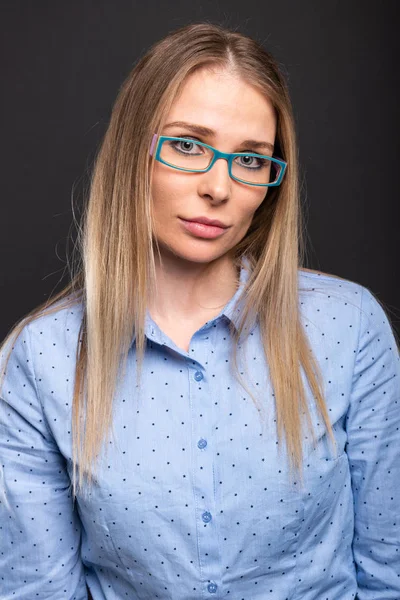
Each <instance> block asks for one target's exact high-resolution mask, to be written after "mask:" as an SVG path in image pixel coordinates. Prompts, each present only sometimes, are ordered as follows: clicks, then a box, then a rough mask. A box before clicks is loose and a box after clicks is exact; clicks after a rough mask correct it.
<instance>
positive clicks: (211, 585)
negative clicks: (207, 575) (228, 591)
mask: <svg viewBox="0 0 400 600" xmlns="http://www.w3.org/2000/svg"><path fill="white" fill-rule="evenodd" d="M207 589H208V591H209V592H210V594H215V592H216V591H217V589H218V586H217V584H216V583H209V584H208V586H207Z"/></svg>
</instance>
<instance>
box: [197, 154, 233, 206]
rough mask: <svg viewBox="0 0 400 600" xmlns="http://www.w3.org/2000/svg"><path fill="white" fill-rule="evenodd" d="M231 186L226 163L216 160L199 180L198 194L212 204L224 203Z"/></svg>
mask: <svg viewBox="0 0 400 600" xmlns="http://www.w3.org/2000/svg"><path fill="white" fill-rule="evenodd" d="M231 186H232V179H231V177H230V175H229V167H228V161H227V160H226V159H225V158H218V159H217V160H216V161H215V163H214V164H213V166H212V167H211V169H210V170H209V171H207V172H206V173H203V174H202V176H201V178H200V179H199V194H200V196H203V197H208V198H209V199H211V200H213V201H214V202H226V201H227V200H228V199H229V198H230V195H231Z"/></svg>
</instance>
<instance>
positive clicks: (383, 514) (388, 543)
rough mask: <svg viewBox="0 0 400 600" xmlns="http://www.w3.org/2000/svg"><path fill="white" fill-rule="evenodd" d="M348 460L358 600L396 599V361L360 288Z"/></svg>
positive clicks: (399, 577)
mask: <svg viewBox="0 0 400 600" xmlns="http://www.w3.org/2000/svg"><path fill="white" fill-rule="evenodd" d="M361 293H362V298H361V317H360V332H359V343H358V349H357V354H356V357H355V368H354V378H353V386H352V393H351V398H350V407H349V410H348V413H347V424H346V428H347V434H348V435H347V448H346V451H347V455H348V459H349V465H350V473H351V485H352V490H353V499H354V537H353V556H354V561H355V567H356V573H357V586H358V587H357V594H358V600H377V599H378V598H379V600H396V599H397V600H398V599H399V598H400V488H399V481H400V356H399V351H398V348H397V345H396V341H395V338H394V333H393V330H392V328H391V325H390V323H389V321H388V318H387V317H386V314H385V312H384V310H383V308H382V307H381V305H380V304H379V302H378V301H377V300H376V298H375V297H374V296H373V295H372V294H371V292H369V290H368V289H366V288H364V287H362V292H361Z"/></svg>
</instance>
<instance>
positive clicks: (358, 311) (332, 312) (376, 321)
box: [298, 269, 394, 342]
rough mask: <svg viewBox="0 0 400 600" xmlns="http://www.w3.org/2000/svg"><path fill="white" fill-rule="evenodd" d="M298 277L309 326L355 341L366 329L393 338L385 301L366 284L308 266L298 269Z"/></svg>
mask: <svg viewBox="0 0 400 600" xmlns="http://www.w3.org/2000/svg"><path fill="white" fill-rule="evenodd" d="M298 281H299V303H300V309H301V314H302V316H303V317H304V321H305V323H306V327H307V328H308V330H310V329H313V328H317V329H318V330H319V331H320V332H324V334H325V335H326V336H327V338H328V339H329V338H330V337H331V336H332V339H339V338H340V339H343V340H344V338H346V339H348V338H352V339H353V340H354V341H355V342H357V341H358V340H359V338H360V336H361V337H362V335H363V333H364V332H370V333H371V334H372V333H373V334H377V335H379V334H383V335H386V336H389V337H392V338H393V335H394V332H393V330H392V327H391V323H390V318H389V316H388V313H387V312H386V310H385V308H384V305H383V303H382V302H381V301H380V300H379V299H378V297H377V296H376V294H374V293H373V292H372V291H371V290H370V289H369V288H367V287H366V286H364V285H361V284H360V283H357V282H355V281H351V280H349V279H344V278H341V277H338V276H336V275H332V274H329V273H322V272H320V271H312V270H307V269H299V270H298ZM354 336H355V337H354Z"/></svg>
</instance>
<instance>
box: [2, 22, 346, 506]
mask: <svg viewBox="0 0 400 600" xmlns="http://www.w3.org/2000/svg"><path fill="white" fill-rule="evenodd" d="M200 68H211V69H213V68H221V69H229V70H230V71H232V72H233V73H235V74H237V75H238V76H240V77H241V78H243V79H244V80H246V81H247V82H248V83H250V84H251V85H253V86H255V87H256V88H257V89H258V90H260V91H261V92H262V93H263V94H265V96H266V97H268V98H269V99H270V101H271V102H272V104H273V105H274V107H275V111H276V116H277V135H276V148H277V150H276V153H277V154H279V155H280V156H281V157H282V158H283V159H284V160H286V161H287V162H288V169H287V173H286V174H285V177H284V179H283V182H282V184H281V186H280V187H278V188H270V190H269V192H268V195H267V197H266V200H265V201H264V202H263V203H262V204H261V206H260V207H259V209H258V210H257V211H256V213H255V215H254V218H253V221H252V224H251V226H250V229H249V230H248V232H247V234H246V235H245V237H244V238H243V239H242V240H241V242H240V243H239V244H238V246H237V247H236V248H235V250H234V252H235V255H234V258H235V261H236V260H240V258H241V257H242V256H247V257H248V259H249V261H250V264H251V267H252V269H251V275H250V277H249V280H248V282H247V284H246V287H245V290H244V292H243V293H244V298H245V304H244V308H243V312H242V314H241V315H240V324H239V327H238V330H237V331H236V329H234V328H232V336H233V341H234V343H233V344H232V347H233V352H234V361H233V362H234V365H235V371H236V374H237V375H238V368H237V356H236V352H237V345H238V341H239V339H240V337H241V334H242V332H243V330H244V328H245V327H247V326H250V324H251V323H254V322H255V319H258V320H259V325H260V332H261V335H262V340H263V345H264V352H265V357H266V360H267V362H268V367H269V372H270V377H271V382H272V385H273V388H274V397H275V402H276V414H277V423H276V425H277V432H278V439H279V440H281V439H282V436H284V437H285V440H286V446H287V455H288V458H289V464H290V471H291V472H292V471H293V470H295V471H297V473H298V474H300V476H301V473H299V471H301V464H302V444H301V438H302V420H301V415H302V414H303V415H306V418H307V423H308V425H309V427H310V428H311V429H312V427H311V419H310V412H309V407H308V406H307V401H306V394H305V391H304V386H303V382H302V376H301V369H303V370H304V374H305V376H306V378H307V380H308V383H309V386H310V389H311V392H312V395H313V396H314V398H315V400H316V406H317V409H318V411H319V412H320V414H321V416H322V418H323V420H324V422H325V424H326V428H327V431H328V434H329V437H330V439H331V441H332V443H333V444H334V445H335V438H334V435H333V432H332V427H331V424H330V422H329V418H328V412H327V408H326V404H325V401H324V390H323V381H322V376H321V373H320V370H319V367H318V364H317V362H316V360H315V358H314V356H313V354H312V352H311V349H310V348H309V342H308V339H307V337H306V334H305V331H304V329H303V327H302V324H301V320H300V315H299V305H298V268H302V267H301V265H302V264H303V260H304V239H303V225H302V222H301V210H300V200H299V184H298V167H297V145H296V139H295V127H294V121H293V114H292V108H291V103H290V99H289V94H288V90H287V87H286V84H285V81H284V78H283V76H282V74H281V73H280V70H279V68H278V65H277V63H276V62H275V60H274V59H273V58H272V57H271V56H270V55H269V54H268V53H267V52H266V51H265V50H264V49H263V48H262V46H261V45H260V44H259V43H258V42H256V41H255V40H253V39H251V38H248V37H246V36H244V35H242V34H240V33H238V32H236V31H229V30H227V29H224V28H222V27H220V26H217V25H212V24H209V23H198V24H191V25H188V26H186V27H183V28H181V29H179V30H177V31H174V32H172V33H171V34H169V35H168V36H167V37H165V38H164V39H162V40H161V41H159V42H158V43H156V44H155V45H154V46H153V47H152V48H151V49H150V50H149V51H148V52H147V53H146V54H145V55H144V56H143V57H142V58H141V59H140V60H139V61H138V63H137V65H136V66H135V67H134V68H133V70H132V71H131V73H130V74H129V75H128V77H127V78H126V80H125V82H124V83H123V85H122V87H121V89H120V91H119V94H118V96H117V98H116V101H115V105H114V107H113V110H112V115H111V120H110V124H109V127H108V129H107V131H106V134H105V137H104V140H103V142H102V145H101V147H100V149H99V152H98V154H97V157H96V160H95V165H94V169H93V173H92V177H91V185H90V195H89V199H88V203H87V206H86V208H85V211H84V214H83V225H82V227H81V228H79V238H78V243H77V251H78V260H76V264H73V265H72V268H70V271H71V276H70V283H69V284H68V285H67V286H66V287H65V288H64V289H63V290H62V291H61V292H59V293H58V294H57V295H55V296H54V297H53V298H51V299H50V300H48V301H47V302H44V303H43V304H41V305H40V306H38V307H37V308H35V309H34V310H33V311H31V312H30V313H29V314H28V315H27V316H26V317H25V318H24V319H23V320H22V321H20V322H19V323H18V324H17V325H15V326H14V328H13V329H12V330H11V332H10V333H9V334H8V336H7V337H6V339H5V340H4V341H3V344H2V347H1V348H4V347H5V345H6V344H7V343H8V342H9V340H10V339H11V338H12V337H14V336H15V338H14V339H16V338H17V337H18V335H19V334H20V333H21V331H22V329H23V327H24V326H25V325H27V324H28V323H29V322H31V321H33V320H34V319H35V318H37V317H39V316H42V315H44V314H51V313H53V312H55V311H58V310H60V309H61V308H63V307H67V306H68V307H69V306H73V305H74V304H76V303H79V302H82V306H83V318H82V324H81V329H80V331H79V336H78V340H77V351H76V376H75V384H74V393H73V409H72V436H73V438H72V439H73V482H72V484H73V495H74V497H75V496H76V494H77V491H78V489H82V486H83V482H84V477H86V476H87V479H86V482H87V483H89V484H90V483H91V482H92V477H93V474H94V466H95V459H96V457H97V456H98V453H99V451H100V448H101V446H102V444H103V443H104V440H105V436H106V434H107V433H108V431H109V429H110V427H112V404H113V397H114V395H115V391H116V386H117V383H118V381H119V378H120V377H123V375H124V373H125V368H126V361H127V354H128V350H129V348H130V346H131V344H132V340H133V336H135V338H136V350H137V358H138V363H137V365H138V368H137V374H138V378H139V380H140V373H141V368H142V362H143V357H144V353H145V344H146V342H145V334H144V321H145V314H146V307H147V302H148V298H149V294H151V293H152V290H154V289H155V283H156V282H155V265H154V251H155V247H154V241H153V239H152V238H153V236H152V232H153V218H152V207H151V181H152V166H153V161H154V159H153V157H152V156H150V154H149V148H150V144H151V140H152V136H153V134H154V132H159V131H161V130H162V127H163V124H164V123H165V118H166V116H167V114H168V112H169V109H170V107H171V104H172V103H173V102H174V99H175V98H176V97H177V95H178V94H179V91H180V90H181V88H182V86H183V85H184V83H185V80H186V78H187V77H188V76H189V75H190V74H192V73H194V72H195V71H196V70H197V69H200ZM155 245H156V246H157V244H155ZM303 270H306V271H310V270H309V269H303ZM339 279H340V278H339ZM8 358H9V356H8V357H7V362H8ZM4 371H5V370H4ZM252 397H253V396H252ZM253 399H254V397H253ZM312 433H313V439H314V441H315V434H314V432H313V431H312ZM77 464H79V469H78V471H79V477H77V468H76V466H77Z"/></svg>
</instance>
